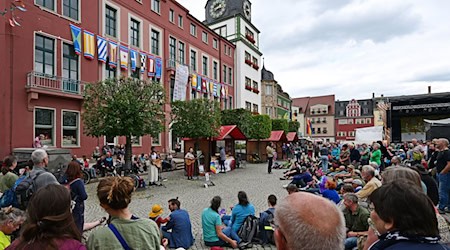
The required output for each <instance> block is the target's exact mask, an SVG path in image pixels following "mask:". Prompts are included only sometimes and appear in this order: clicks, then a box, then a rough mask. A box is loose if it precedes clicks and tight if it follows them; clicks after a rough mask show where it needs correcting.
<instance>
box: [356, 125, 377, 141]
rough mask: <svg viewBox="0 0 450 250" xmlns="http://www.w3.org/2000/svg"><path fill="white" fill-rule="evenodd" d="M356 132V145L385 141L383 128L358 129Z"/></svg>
mask: <svg viewBox="0 0 450 250" xmlns="http://www.w3.org/2000/svg"><path fill="white" fill-rule="evenodd" d="M355 131H356V136H355V142H356V143H372V142H374V141H381V140H383V126H374V127H367V128H357V129H355Z"/></svg>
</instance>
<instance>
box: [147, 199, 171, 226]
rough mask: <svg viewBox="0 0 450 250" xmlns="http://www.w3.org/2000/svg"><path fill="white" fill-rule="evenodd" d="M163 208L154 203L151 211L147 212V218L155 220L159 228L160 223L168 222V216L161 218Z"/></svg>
mask: <svg viewBox="0 0 450 250" xmlns="http://www.w3.org/2000/svg"><path fill="white" fill-rule="evenodd" d="M163 212H164V210H163V208H162V207H161V205H159V204H155V205H153V207H152V211H150V213H149V214H148V218H149V219H151V220H153V221H154V222H156V225H158V228H161V225H162V224H166V223H167V222H169V217H167V218H163V217H162V216H161V215H162V214H163Z"/></svg>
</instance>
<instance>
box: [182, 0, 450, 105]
mask: <svg viewBox="0 0 450 250" xmlns="http://www.w3.org/2000/svg"><path fill="white" fill-rule="evenodd" d="M179 2H180V3H181V4H182V5H184V6H185V7H187V8H188V9H189V10H190V12H191V14H193V15H194V16H196V17H197V18H199V19H200V20H203V19H204V6H205V4H206V0H205V1H192V0H179ZM252 3H253V4H252V8H253V11H252V15H253V23H254V24H255V26H256V27H258V28H259V30H260V31H261V32H262V33H261V51H262V52H263V53H264V58H265V66H266V68H267V69H268V70H270V71H272V72H273V73H274V75H275V78H276V79H277V81H278V82H279V83H280V84H281V85H282V86H283V88H284V90H285V91H287V92H288V93H289V94H290V96H291V97H300V96H313V95H324V94H336V98H337V99H341V100H343V99H350V98H370V97H371V96H372V92H375V93H376V94H377V95H380V94H384V95H404V94H419V93H425V92H426V91H427V86H429V85H430V86H432V90H433V92H438V91H441V92H442V91H450V59H449V58H450V46H448V44H449V43H450V26H449V25H448V23H450V15H448V10H449V9H450V1H439V0H429V1H417V0H332V1H330V0H298V1H296V0H283V1H279V2H277V4H274V1H271V0H258V1H256V0H253V1H252ZM281 3H282V4H281Z"/></svg>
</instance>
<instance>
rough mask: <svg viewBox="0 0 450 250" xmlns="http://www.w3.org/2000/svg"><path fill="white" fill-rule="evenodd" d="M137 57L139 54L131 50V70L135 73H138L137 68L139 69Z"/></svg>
mask: <svg viewBox="0 0 450 250" xmlns="http://www.w3.org/2000/svg"><path fill="white" fill-rule="evenodd" d="M137 55H138V53H137V52H136V51H135V50H132V49H130V62H131V70H132V71H133V72H135V71H136V67H137V61H138V59H137Z"/></svg>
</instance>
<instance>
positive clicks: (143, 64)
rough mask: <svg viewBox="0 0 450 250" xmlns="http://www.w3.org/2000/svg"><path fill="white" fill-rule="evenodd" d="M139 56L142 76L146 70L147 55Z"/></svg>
mask: <svg viewBox="0 0 450 250" xmlns="http://www.w3.org/2000/svg"><path fill="white" fill-rule="evenodd" d="M140 55H141V74H144V73H145V71H146V70H147V54H145V53H140Z"/></svg>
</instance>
